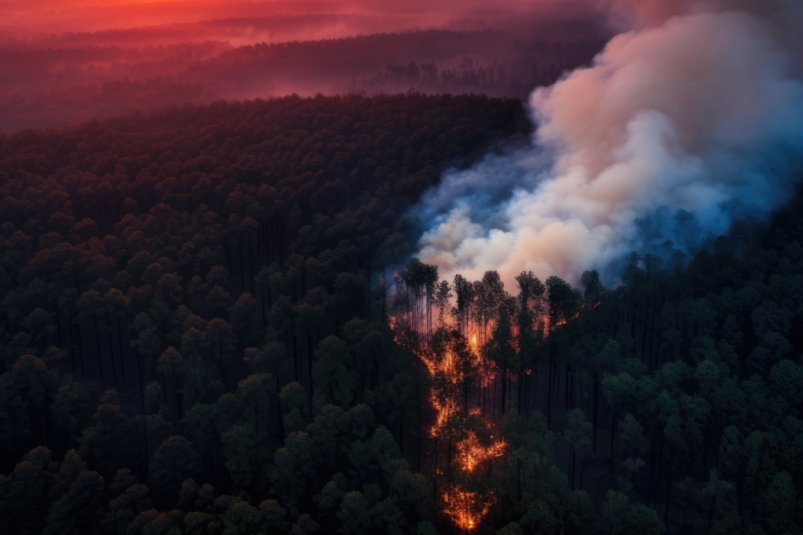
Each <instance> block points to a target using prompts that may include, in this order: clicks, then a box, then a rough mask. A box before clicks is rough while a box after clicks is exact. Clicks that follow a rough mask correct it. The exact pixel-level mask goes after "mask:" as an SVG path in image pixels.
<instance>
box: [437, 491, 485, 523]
mask: <svg viewBox="0 0 803 535" xmlns="http://www.w3.org/2000/svg"><path fill="white" fill-rule="evenodd" d="M492 499H493V496H490V495H487V496H484V497H480V496H479V495H478V494H477V493H476V492H471V491H464V490H460V489H459V488H456V487H452V488H450V489H448V490H447V491H446V492H444V493H443V501H444V503H445V504H446V509H445V511H444V512H445V513H446V514H447V515H448V516H449V518H451V519H452V521H453V522H454V523H455V525H456V526H457V527H458V528H460V529H462V530H463V531H474V530H475V529H477V525H478V522H479V520H480V519H481V518H482V517H484V516H485V515H487V514H488V511H489V510H490V508H491V506H490V503H491V501H492Z"/></svg>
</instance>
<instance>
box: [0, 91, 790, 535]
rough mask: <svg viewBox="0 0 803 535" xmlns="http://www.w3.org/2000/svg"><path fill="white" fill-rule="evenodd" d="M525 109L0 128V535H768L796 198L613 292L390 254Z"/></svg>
mask: <svg viewBox="0 0 803 535" xmlns="http://www.w3.org/2000/svg"><path fill="white" fill-rule="evenodd" d="M529 128H530V126H529V123H528V121H527V120H526V115H525V111H524V109H523V107H522V103H521V102H520V101H518V100H506V99H492V98H487V97H483V96H473V95H472V96H451V95H442V96H423V95H418V94H412V93H411V94H407V95H396V96H380V97H374V98H365V97H359V96H348V97H336V98H324V97H319V98H314V99H302V98H299V97H287V98H283V99H277V100H271V101H265V102H262V101H257V102H245V103H236V104H235V103H228V104H226V103H217V104H213V105H210V106H205V107H186V108H181V109H177V110H173V111H170V112H163V113H160V114H156V115H140V116H134V117H128V118H123V119H115V120H112V121H107V122H102V123H98V122H95V123H91V124H88V125H86V126H84V127H82V128H79V129H73V130H65V131H54V130H49V131H24V132H20V133H18V134H14V135H12V136H0V255H1V256H0V352H1V354H0V358H2V360H1V361H0V373H1V374H2V375H0V532H2V533H9V534H23V533H24V534H34V533H46V534H54V535H55V534H62V533H64V534H85V533H91V534H95V533H97V534H101V533H103V534H106V533H109V534H121V535H122V534H126V535H140V534H141V535H163V534H164V535H167V534H169V535H178V534H181V533H187V534H198V535H201V534H205V535H222V534H225V535H238V534H241V535H245V534H261V533H270V534H273V533H292V534H294V535H301V534H307V533H310V534H311V533H320V534H328V533H340V534H343V535H349V534H355V535H356V534H368V533H371V534H373V533H377V534H378V533H400V534H401V533H417V534H420V535H424V534H426V535H429V534H433V533H438V532H441V533H457V532H460V531H463V530H472V531H476V532H477V533H499V534H502V535H520V534H525V533H526V534H555V535H558V534H566V535H569V534H578V535H579V534H583V535H586V534H600V535H602V534H631V533H634V534H636V533H637V534H656V535H657V534H660V533H692V534H700V535H712V534H730V533H745V534H748V533H749V534H756V535H759V534H762V533H763V534H767V535H770V534H776V533H777V534H791V533H799V527H798V526H800V525H801V524H803V516H802V515H801V510H803V501H802V500H803V494H801V493H803V483H801V481H803V464H801V459H803V414H801V409H802V408H803V361H801V352H803V337H802V336H801V334H800V333H801V328H803V248H801V242H803V215H801V214H803V197H801V196H798V197H797V198H796V200H795V201H794V202H793V203H792V204H791V205H790V206H789V207H788V208H786V209H785V210H783V211H782V212H781V213H779V214H778V215H777V216H776V217H775V218H774V219H773V220H772V221H771V222H770V223H768V224H767V225H765V226H763V227H759V228H756V227H752V226H747V225H741V226H737V228H736V229H734V231H733V232H732V233H731V235H729V236H728V237H723V238H721V239H719V240H718V241H717V242H716V243H715V244H713V245H712V247H711V249H710V250H706V251H703V252H701V253H699V254H698V255H697V256H696V257H695V258H692V259H686V260H687V262H683V263H672V264H671V265H670V264H668V263H667V264H664V263H663V262H662V261H661V260H660V259H658V258H656V257H645V258H641V257H639V256H638V255H634V256H633V257H632V258H631V259H630V261H629V262H628V263H627V266H626V268H625V269H624V271H623V273H622V275H621V283H622V284H621V285H619V286H618V287H616V288H612V289H608V288H605V287H603V286H602V284H601V283H600V281H599V278H598V276H597V275H596V274H595V273H594V272H589V273H587V274H586V275H584V277H583V280H582V284H581V288H579V289H577V288H572V287H571V286H570V285H569V284H568V283H566V282H565V281H562V280H560V279H558V278H555V277H553V278H550V279H548V280H546V281H539V280H538V279H536V278H535V277H534V276H532V274H529V273H524V274H522V275H521V276H520V277H519V278H518V279H517V280H518V283H519V287H518V288H515V289H514V288H508V289H507V290H508V291H507V292H506V291H505V288H504V287H503V286H502V285H501V282H500V280H499V277H498V275H497V274H496V273H494V272H489V273H488V274H486V275H485V277H484V278H483V279H482V280H481V281H467V280H465V279H463V278H462V277H458V278H457V279H455V280H453V281H451V280H450V281H440V280H439V277H438V274H437V270H436V269H435V268H434V267H432V266H426V265H423V264H421V263H420V262H417V261H411V262H409V263H408V260H409V257H410V255H411V253H412V251H413V248H412V244H414V243H415V239H416V238H417V236H416V227H415V222H414V221H412V220H410V219H409V217H406V215H405V214H406V213H407V212H406V211H407V209H408V208H409V206H410V205H411V203H412V202H413V201H415V200H416V199H417V198H418V197H419V196H420V195H421V194H422V193H423V192H424V191H425V190H426V189H427V188H428V187H429V186H431V185H433V184H434V183H436V182H437V181H438V179H439V177H440V175H441V172H442V171H443V170H444V169H445V168H446V167H448V166H458V167H459V166H463V165H467V164H469V163H470V162H472V161H473V160H475V159H476V158H478V157H480V156H481V155H482V154H484V153H486V152H487V151H488V150H489V149H493V148H494V147H498V146H499V144H500V143H513V144H515V143H520V142H522V141H523V140H525V139H526V136H528V135H529V134H530V132H529ZM405 266H406V269H405ZM684 266H687V267H684ZM397 268H398V271H397V272H396V273H394V269H397ZM391 282H392V284H391ZM391 326H392V328H391ZM444 407H446V408H448V410H446V411H444V410H443V409H444ZM441 415H443V416H444V417H443V418H441V417H440V416H441ZM477 497H481V498H483V499H482V500H477ZM463 513H465V515H464V516H460V515H461V514H463ZM468 517H470V518H471V520H470V522H469V521H468V520H466V519H467V518H468Z"/></svg>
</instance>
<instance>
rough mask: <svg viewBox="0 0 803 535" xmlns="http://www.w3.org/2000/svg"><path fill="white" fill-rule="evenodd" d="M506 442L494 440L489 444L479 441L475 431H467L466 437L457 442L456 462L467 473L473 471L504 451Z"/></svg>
mask: <svg viewBox="0 0 803 535" xmlns="http://www.w3.org/2000/svg"><path fill="white" fill-rule="evenodd" d="M506 448H507V443H506V442H505V441H504V440H496V441H494V442H492V443H491V444H490V445H489V446H483V445H482V444H481V443H480V440H479V438H478V437H477V435H476V433H473V432H471V433H469V436H468V438H466V439H464V440H462V441H461V442H459V443H458V444H457V463H458V464H459V465H460V466H461V467H462V468H463V470H465V471H466V472H468V473H471V472H473V471H474V470H476V469H477V467H478V466H479V465H481V464H482V463H484V462H485V461H489V460H491V459H493V458H496V457H501V456H502V455H503V454H504V453H505V449H506Z"/></svg>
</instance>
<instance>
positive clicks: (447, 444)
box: [388, 274, 600, 532]
mask: <svg viewBox="0 0 803 535" xmlns="http://www.w3.org/2000/svg"><path fill="white" fill-rule="evenodd" d="M394 276H395V277H397V278H398V277H399V275H398V274H394ZM408 290H409V289H408ZM423 295H425V294H424V292H422V291H420V289H419V290H416V289H415V288H412V290H410V291H408V292H407V293H406V294H404V296H406V298H407V300H406V301H402V307H405V308H406V312H400V311H398V310H399V309H397V312H396V315H394V316H390V318H389V320H388V323H389V325H390V328H391V329H392V330H393V332H394V335H395V337H394V339H395V341H396V343H398V344H400V345H403V346H405V347H407V348H408V349H410V350H411V351H413V353H415V355H416V356H417V357H418V358H419V359H420V360H421V362H422V363H423V364H424V366H425V367H426V369H427V372H428V373H429V376H430V378H431V385H430V388H429V394H428V398H429V402H430V404H431V406H432V408H433V410H434V412H435V414H434V423H433V425H432V427H431V429H430V430H429V433H430V436H431V437H432V438H433V439H435V442H434V455H433V456H432V462H433V464H432V472H431V474H432V478H433V483H434V484H435V486H436V487H438V488H440V485H439V484H440V483H441V482H443V480H444V479H445V485H444V486H445V488H446V490H445V491H443V492H442V494H441V496H442V499H443V504H444V507H443V513H444V514H445V515H446V516H448V517H449V518H450V519H451V520H452V521H453V522H454V524H455V525H456V526H457V528H459V529H460V530H462V531H464V532H469V531H474V530H476V529H477V528H478V527H479V524H480V523H481V522H482V520H483V518H484V517H485V516H486V515H487V514H488V513H489V512H490V510H491V508H492V507H493V505H494V503H495V500H496V498H495V496H494V495H493V493H492V492H490V491H489V490H487V484H488V481H487V474H490V473H491V470H492V466H493V464H492V463H493V462H494V460H495V459H498V458H500V457H503V456H504V455H505V452H506V450H507V446H508V445H507V443H506V442H505V441H504V440H503V439H501V438H494V434H495V433H496V432H497V427H496V423H495V419H496V415H497V414H498V409H497V406H496V403H495V396H496V392H497V387H498V386H499V379H500V376H501V378H502V380H503V381H508V380H510V381H514V382H515V381H516V380H517V379H518V377H517V374H516V373H514V372H513V371H512V370H509V369H504V368H498V367H497V364H496V363H495V362H494V361H493V360H492V359H491V358H489V356H488V354H489V351H488V349H489V347H491V346H489V344H490V343H492V342H493V337H494V336H495V329H496V328H497V323H496V322H495V320H494V319H491V318H490V317H488V315H487V314H483V315H478V314H477V313H476V311H472V309H471V308H470V307H469V308H468V309H465V308H464V309H463V312H459V313H458V312H455V313H454V314H453V315H451V316H448V315H445V314H439V319H438V325H439V328H438V329H437V330H436V331H435V332H433V331H432V325H431V321H432V318H433V317H434V316H435V314H434V313H433V311H434V310H435V309H434V308H433V306H434V305H433V304H432V302H430V301H428V300H427V299H426V298H424V297H422V296H423ZM410 299H412V301H410ZM444 306H445V305H441V308H443V307H444ZM598 306H600V304H599V303H597V304H596V305H595V308H596V307H598ZM399 308H401V307H399ZM453 310H457V309H453ZM466 310H467V311H466ZM579 316H580V313H579V312H578V313H576V314H574V315H573V316H572V317H571V319H576V318H578V317H579ZM571 319H570V320H569V321H571ZM556 320H557V321H555V323H554V324H551V322H550V319H549V316H548V314H547V312H546V310H545V309H544V308H540V309H536V312H535V313H534V314H533V317H532V322H533V325H532V326H533V329H535V330H537V331H542V332H543V336H544V337H546V336H548V335H549V333H550V330H552V329H554V328H557V327H560V326H562V325H566V323H567V319H566V318H565V317H564V316H563V315H562V314H558V317H557V318H556ZM507 342H508V343H509V344H510V345H511V346H512V348H513V349H514V350H515V352H516V353H520V352H521V347H520V344H521V336H520V329H519V326H518V325H515V324H513V325H511V326H510V337H509V338H508V340H507ZM532 371H533V370H531V369H524V370H521V372H520V373H523V374H526V375H530V374H531V373H532ZM489 400H490V401H489ZM503 403H504V401H503ZM503 412H504V411H503ZM488 415H491V416H490V417H491V421H488V420H486V419H485V418H487V417H488ZM485 468H487V470H485Z"/></svg>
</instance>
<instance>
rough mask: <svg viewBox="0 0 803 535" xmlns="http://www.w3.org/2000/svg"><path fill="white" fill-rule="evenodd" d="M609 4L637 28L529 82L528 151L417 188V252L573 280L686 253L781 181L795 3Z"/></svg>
mask: <svg viewBox="0 0 803 535" xmlns="http://www.w3.org/2000/svg"><path fill="white" fill-rule="evenodd" d="M614 1H615V2H616V3H617V5H620V4H621V2H618V1H617V0H614ZM616 13H617V14H618V15H619V16H620V17H619V20H628V21H629V24H631V27H632V28H636V29H634V30H631V31H628V32H625V33H622V34H620V35H618V36H617V37H615V38H614V39H613V40H612V41H611V42H610V43H609V44H608V45H607V47H606V48H605V50H604V51H603V52H602V53H601V54H600V55H599V57H597V58H596V60H595V62H594V64H593V65H592V66H591V67H589V68H584V69H580V70H577V71H575V72H573V73H570V74H568V75H567V76H565V77H564V79H563V80H562V81H560V82H558V83H557V84H556V85H554V86H552V87H550V88H542V89H537V90H535V91H534V92H533V93H532V95H531V97H530V107H531V112H532V118H533V121H534V122H535V124H536V127H537V130H536V134H535V136H534V139H533V141H532V145H531V147H530V148H529V150H527V151H520V152H518V153H513V154H508V155H506V156H491V157H488V158H486V159H485V160H484V161H483V162H481V163H480V164H479V165H477V166H475V167H474V168H473V169H470V170H468V171H465V172H453V173H449V174H447V175H446V176H445V177H444V179H443V181H442V183H441V185H440V186H439V187H438V188H436V189H435V190H433V191H431V192H429V193H428V194H427V195H426V196H425V198H424V199H423V200H422V201H421V203H420V205H419V206H418V208H417V215H418V217H419V218H420V219H421V220H423V221H425V222H428V224H429V225H430V228H429V230H428V231H426V232H425V233H424V235H423V237H422V238H421V240H420V243H419V248H420V251H419V255H418V256H419V257H420V258H421V260H422V261H424V262H426V263H430V264H435V265H437V266H438V267H439V268H440V273H441V275H442V276H444V277H446V278H450V277H452V276H453V275H454V274H455V273H462V274H463V275H465V276H467V277H468V278H474V279H476V278H479V277H481V276H482V273H483V272H485V271H487V270H490V269H496V270H498V271H499V272H500V275H501V276H502V278H503V280H504V281H505V283H506V285H507V286H508V289H509V290H512V289H513V288H514V282H513V278H514V277H515V276H516V275H517V274H518V273H520V272H521V271H523V270H532V271H533V272H535V274H536V275H538V276H539V277H542V278H544V277H548V276H550V275H558V276H562V277H564V278H566V279H568V280H570V281H572V282H576V281H577V280H578V279H579V277H580V274H581V273H582V272H583V271H585V270H587V269H599V270H601V271H602V272H603V274H605V273H606V271H607V278H608V280H609V281H611V282H612V281H613V277H615V275H614V274H613V273H612V272H613V270H612V269H611V266H612V265H614V264H615V262H616V261H617V260H620V259H621V258H623V257H624V256H625V255H627V254H628V253H629V252H631V251H634V250H636V251H643V250H646V249H656V248H658V247H663V248H664V249H670V248H671V249H674V250H680V251H688V250H689V249H690V248H691V247H693V246H694V245H695V243H699V242H700V241H701V240H703V239H705V238H706V237H707V236H716V235H719V234H721V233H724V232H727V230H728V228H729V226H730V224H731V223H732V221H733V220H734V218H738V217H742V216H745V215H749V216H752V217H762V216H766V215H767V214H768V213H769V212H770V211H772V210H773V209H774V208H777V207H778V206H779V205H780V204H781V203H782V202H783V201H784V200H785V199H787V198H788V197H789V195H790V194H791V191H792V189H793V187H794V181H795V178H797V176H796V175H797V171H798V170H799V169H800V166H799V165H798V163H797V162H799V161H800V156H801V153H803V82H801V67H803V54H801V52H803V47H801V46H800V45H801V38H800V37H799V34H803V32H800V28H801V27H803V2H800V1H799V0H789V1H786V0H777V1H775V0H756V1H751V0H732V1H730V2H725V1H719V2H694V1H675V0H672V1H669V0H666V1H660V0H647V1H635V0H633V1H631V2H629V3H628V4H627V8H626V9H624V8H621V5H620V9H618V10H617V11H616ZM667 240H668V241H671V242H672V243H671V246H670V244H668V243H666V242H667Z"/></svg>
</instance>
